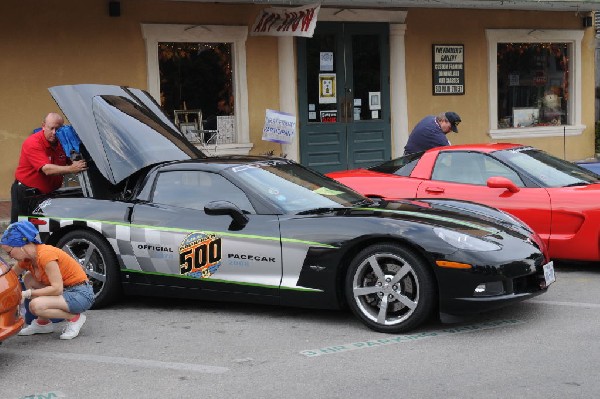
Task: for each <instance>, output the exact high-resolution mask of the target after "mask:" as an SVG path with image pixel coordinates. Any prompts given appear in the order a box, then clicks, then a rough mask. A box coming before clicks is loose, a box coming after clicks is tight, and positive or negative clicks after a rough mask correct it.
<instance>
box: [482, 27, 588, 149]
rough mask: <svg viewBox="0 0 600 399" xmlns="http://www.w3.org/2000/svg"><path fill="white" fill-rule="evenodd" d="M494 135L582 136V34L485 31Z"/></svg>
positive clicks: (538, 31) (545, 31)
mask: <svg viewBox="0 0 600 399" xmlns="http://www.w3.org/2000/svg"><path fill="white" fill-rule="evenodd" d="M486 37H487V42H488V60H489V93H490V109H489V114H490V136H491V137H492V138H494V139H502V138H515V137H517V138H524V137H538V136H555V135H556V136H558V135H561V136H562V135H564V134H567V135H576V134H581V132H582V131H583V130H584V128H585V126H582V124H581V40H582V38H583V32H582V31H573V30H537V29H533V30H531V29H528V30H525V29H488V30H486Z"/></svg>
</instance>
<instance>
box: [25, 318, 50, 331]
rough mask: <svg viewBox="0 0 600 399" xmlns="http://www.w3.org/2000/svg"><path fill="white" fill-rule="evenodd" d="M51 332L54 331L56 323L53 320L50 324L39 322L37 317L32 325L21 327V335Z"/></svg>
mask: <svg viewBox="0 0 600 399" xmlns="http://www.w3.org/2000/svg"><path fill="white" fill-rule="evenodd" d="M51 332H54V325H53V324H52V322H49V323H48V324H38V322H37V319H35V320H33V321H32V322H31V324H30V325H28V326H27V327H25V328H23V329H21V331H19V335H33V334H48V333H51Z"/></svg>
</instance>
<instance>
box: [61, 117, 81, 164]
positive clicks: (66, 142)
mask: <svg viewBox="0 0 600 399" xmlns="http://www.w3.org/2000/svg"><path fill="white" fill-rule="evenodd" d="M56 137H58V141H60V145H62V148H63V150H65V154H67V157H70V156H71V153H72V152H75V153H77V154H79V145H80V144H81V140H80V139H79V136H78V135H77V133H76V132H75V129H73V126H71V125H63V126H61V127H60V128H58V130H57V131H56Z"/></svg>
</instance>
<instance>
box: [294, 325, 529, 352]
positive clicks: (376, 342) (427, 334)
mask: <svg viewBox="0 0 600 399" xmlns="http://www.w3.org/2000/svg"><path fill="white" fill-rule="evenodd" d="M523 323H525V322H524V321H522V320H515V319H510V320H495V321H488V322H484V323H477V324H471V325H468V326H459V327H449V328H444V329H443V330H440V331H423V332H420V333H416V334H408V335H396V336H389V337H386V338H380V339H371V340H368V341H362V342H353V343H351V344H344V345H336V346H328V347H325V348H320V349H308V350H303V351H301V352H300V354H301V355H304V356H306V357H316V356H321V355H332V354H335V353H341V352H347V351H353V350H357V349H367V348H373V347H377V346H382V345H392V344H400V343H404V342H413V341H419V340H422V339H428V338H433V337H443V336H446V335H452V334H461V333H467V332H473V331H482V330H489V329H492V328H498V327H505V326H513V325H517V324H523Z"/></svg>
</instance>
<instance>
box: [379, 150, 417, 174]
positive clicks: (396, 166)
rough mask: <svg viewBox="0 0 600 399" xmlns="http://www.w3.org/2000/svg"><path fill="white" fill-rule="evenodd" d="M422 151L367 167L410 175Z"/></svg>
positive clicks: (383, 171) (381, 171)
mask: <svg viewBox="0 0 600 399" xmlns="http://www.w3.org/2000/svg"><path fill="white" fill-rule="evenodd" d="M423 154H424V152H416V153H414V154H409V155H405V156H403V157H400V158H396V159H392V160H391V161H387V162H384V163H381V164H379V165H375V166H372V167H370V168H369V170H372V171H374V172H380V173H389V174H394V175H398V176H410V173H411V172H412V171H413V169H414V168H415V166H416V165H417V162H418V161H419V159H421V156H422V155H423Z"/></svg>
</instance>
